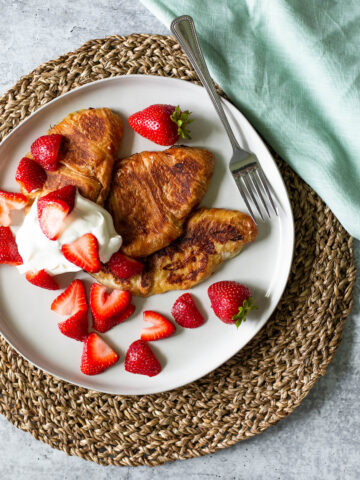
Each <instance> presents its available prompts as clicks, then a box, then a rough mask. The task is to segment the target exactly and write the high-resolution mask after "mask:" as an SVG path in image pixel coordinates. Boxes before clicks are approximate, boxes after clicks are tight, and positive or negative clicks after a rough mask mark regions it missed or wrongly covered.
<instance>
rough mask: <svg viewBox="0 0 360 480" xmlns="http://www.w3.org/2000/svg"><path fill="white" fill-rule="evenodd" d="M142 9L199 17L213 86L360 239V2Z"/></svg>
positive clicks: (164, 3)
mask: <svg viewBox="0 0 360 480" xmlns="http://www.w3.org/2000/svg"><path fill="white" fill-rule="evenodd" d="M142 3H143V4H144V5H145V6H146V7H148V8H149V9H150V11H151V12H153V13H154V14H155V15H156V16H157V17H158V18H159V19H160V20H161V21H163V22H164V23H165V24H166V25H167V26H169V25H170V22H171V21H172V20H173V19H174V18H175V17H177V16H179V15H185V14H187V15H190V16H192V17H193V19H194V21H195V25H196V28H197V31H198V34H199V37H200V43H201V46H202V48H203V51H204V55H205V58H206V60H207V62H208V65H209V70H210V72H211V74H212V76H213V78H214V79H215V80H216V81H217V82H218V83H219V85H220V86H221V87H222V89H223V90H224V91H225V93H226V94H227V95H228V96H229V97H230V98H231V99H232V101H233V102H234V103H235V104H236V105H237V106H238V107H239V109H240V110H241V111H242V112H243V113H244V114H245V115H246V116H247V118H248V119H249V121H250V122H251V123H252V124H253V125H254V126H255V127H256V128H257V129H258V131H259V132H260V133H261V134H262V136H263V137H264V138H265V139H266V141H267V142H268V143H269V144H270V145H271V146H272V147H273V148H274V149H275V151H277V152H278V153H279V155H280V156H281V157H282V158H283V159H284V160H286V161H287V162H288V163H289V164H290V165H291V167H292V168H293V169H294V170H295V171H296V172H297V173H298V174H299V175H300V176H301V177H302V178H303V179H304V180H305V181H306V182H307V183H308V184H309V185H311V187H312V188H313V189H314V190H315V191H316V192H317V193H318V194H319V195H320V196H321V197H322V199H323V200H324V201H325V202H326V203H327V205H328V206H329V207H330V208H331V210H332V211H333V212H334V214H335V215H336V216H337V217H338V218H339V220H340V221H341V223H342V224H343V225H344V227H345V228H346V229H347V230H348V232H349V233H350V234H351V235H353V236H354V237H356V238H358V239H360V55H359V45H360V28H359V25H360V2H359V0H353V1H352V0H348V1H346V2H345V1H335V0H327V1H319V0H307V1H306V2H304V0H271V1H270V0H226V1H225V0H224V1H222V0H196V1H195V0H177V1H176V2H169V1H168V0H142Z"/></svg>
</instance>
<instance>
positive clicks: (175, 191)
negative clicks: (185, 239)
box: [107, 146, 214, 257]
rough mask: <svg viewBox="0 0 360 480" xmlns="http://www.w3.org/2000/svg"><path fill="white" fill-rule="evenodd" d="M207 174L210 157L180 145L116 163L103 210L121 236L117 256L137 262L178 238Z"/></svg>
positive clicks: (207, 179)
mask: <svg viewBox="0 0 360 480" xmlns="http://www.w3.org/2000/svg"><path fill="white" fill-rule="evenodd" d="M213 169H214V156H213V154H212V153H211V152H209V151H208V150H204V149H201V148H191V147H183V146H173V147H171V148H168V149H167V150H164V151H162V152H141V153H137V154H135V155H132V156H131V157H129V158H126V159H124V160H121V161H119V162H118V163H117V164H116V165H115V169H114V179H113V183H112V186H111V191H110V195H109V198H108V202H107V206H108V209H109V211H110V212H111V214H112V216H113V219H114V224H115V228H116V230H117V231H118V233H119V234H120V235H121V236H122V237H123V242H124V243H123V247H122V251H123V252H124V253H125V254H126V255H129V256H130V257H143V256H147V255H150V254H151V253H153V252H155V251H157V250H160V249H161V248H163V247H165V246H167V245H169V244H170V243H171V242H172V241H173V240H175V239H176V238H177V237H179V236H180V235H181V233H182V231H183V224H184V222H185V220H186V218H187V217H188V215H189V213H190V212H191V210H192V209H193V208H194V207H195V206H197V205H198V204H199V203H200V201H201V199H202V198H203V196H204V194H205V193H206V191H207V189H208V186H209V182H210V179H211V176H212V173H213Z"/></svg>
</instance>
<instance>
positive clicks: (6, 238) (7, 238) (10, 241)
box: [0, 227, 23, 265]
mask: <svg viewBox="0 0 360 480" xmlns="http://www.w3.org/2000/svg"><path fill="white" fill-rule="evenodd" d="M0 263H6V264H7V265H22V263H23V261H22V258H21V256H20V254H19V251H18V248H17V244H16V241H15V237H14V235H13V233H12V231H11V230H10V227H0Z"/></svg>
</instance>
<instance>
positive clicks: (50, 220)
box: [38, 200, 69, 240]
mask: <svg viewBox="0 0 360 480" xmlns="http://www.w3.org/2000/svg"><path fill="white" fill-rule="evenodd" d="M68 213H69V205H67V204H66V203H65V202H63V201H61V200H56V201H50V202H46V203H43V204H40V205H39V204H38V217H39V224H40V228H41V230H42V231H43V233H44V235H46V236H47V238H48V239H49V240H56V239H57V238H58V237H59V235H60V232H61V230H62V227H63V222H64V220H65V218H66V216H67V215H68Z"/></svg>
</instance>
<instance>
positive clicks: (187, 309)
mask: <svg viewBox="0 0 360 480" xmlns="http://www.w3.org/2000/svg"><path fill="white" fill-rule="evenodd" d="M171 314H172V316H173V317H174V318H175V322H176V323H178V324H179V325H180V326H181V327H185V328H197V327H200V326H201V325H202V324H203V323H204V322H205V319H204V317H203V316H202V315H201V313H200V312H199V310H198V308H197V306H196V305H195V302H194V300H193V298H192V296H191V295H190V293H184V294H183V295H181V296H180V297H179V298H178V299H177V300H176V301H175V303H174V305H173V307H172V309H171Z"/></svg>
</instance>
